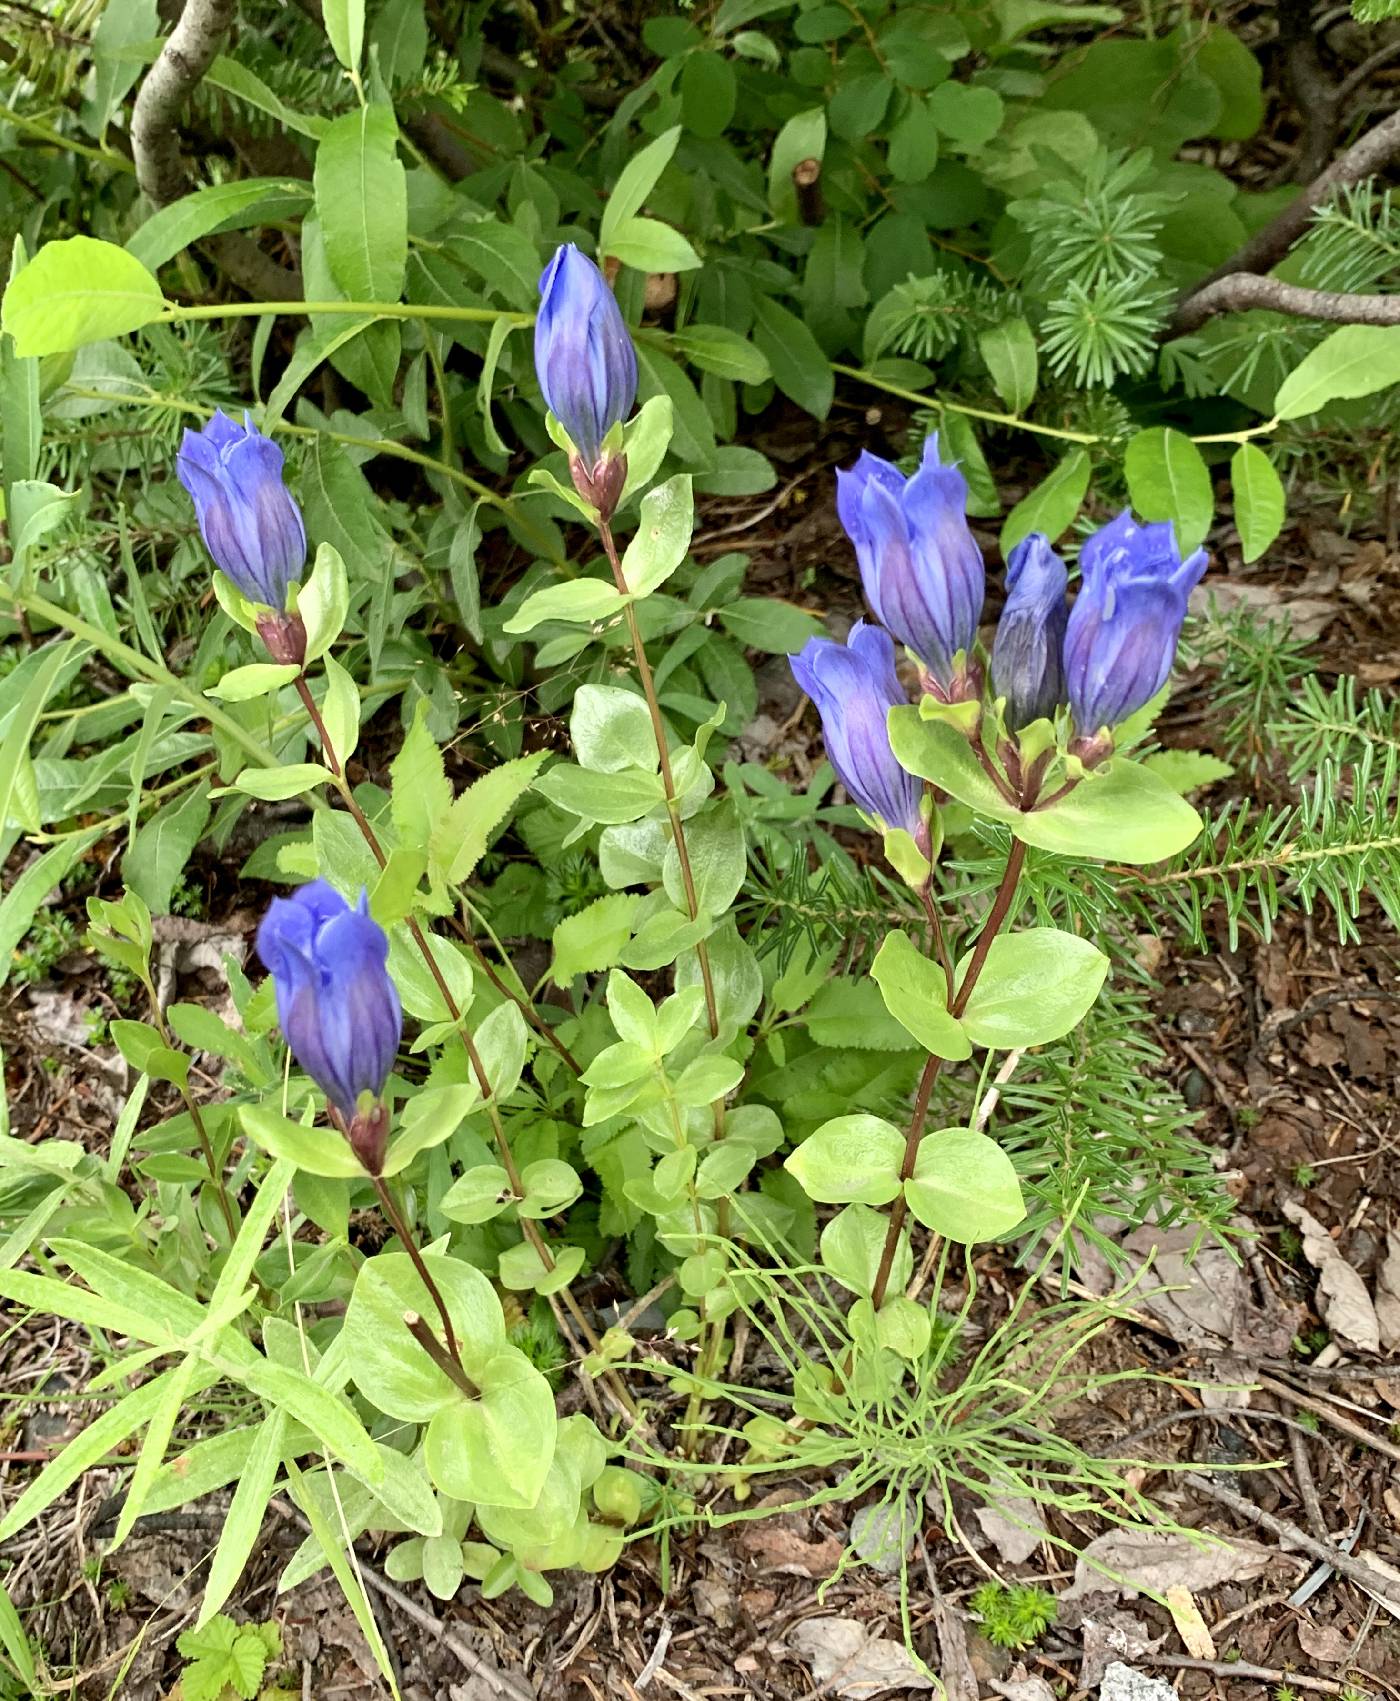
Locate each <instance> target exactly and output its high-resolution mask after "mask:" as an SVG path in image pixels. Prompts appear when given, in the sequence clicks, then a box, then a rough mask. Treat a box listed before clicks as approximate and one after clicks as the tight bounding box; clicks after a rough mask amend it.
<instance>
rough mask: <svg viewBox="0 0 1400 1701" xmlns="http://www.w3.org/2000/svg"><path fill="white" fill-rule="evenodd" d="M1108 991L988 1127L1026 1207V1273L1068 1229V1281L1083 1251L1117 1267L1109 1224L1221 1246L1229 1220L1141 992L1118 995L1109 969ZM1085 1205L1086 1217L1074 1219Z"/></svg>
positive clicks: (1009, 1091)
mask: <svg viewBox="0 0 1400 1701" xmlns="http://www.w3.org/2000/svg"><path fill="white" fill-rule="evenodd" d="M1114 988H1115V990H1114V996H1113V997H1112V998H1111V999H1100V1001H1099V1002H1098V1003H1097V1004H1096V1005H1095V1006H1094V1008H1093V1009H1092V1010H1091V1011H1090V1012H1089V1015H1088V1017H1087V1018H1086V1020H1085V1022H1084V1024H1083V1026H1082V1027H1081V1028H1079V1029H1077V1030H1076V1031H1075V1032H1074V1033H1073V1034H1070V1035H1068V1036H1067V1037H1066V1038H1065V1039H1063V1040H1060V1041H1058V1042H1057V1043H1056V1044H1055V1045H1053V1046H1047V1047H1045V1049H1044V1050H1043V1051H1040V1052H1037V1053H1036V1054H1035V1055H1034V1057H1027V1058H1025V1059H1023V1060H1022V1063H1021V1066H1020V1067H1019V1068H1017V1069H1016V1070H1015V1072H1014V1073H1013V1074H1012V1075H1011V1077H1010V1079H1009V1080H1008V1081H1007V1082H1006V1084H1005V1085H1004V1086H1003V1087H1002V1089H1001V1099H1000V1103H999V1106H998V1109H997V1112H996V1114H995V1118H994V1121H993V1126H994V1127H995V1130H996V1134H997V1138H998V1140H999V1141H1000V1142H1001V1144H1002V1145H1003V1146H1004V1147H1005V1149H1006V1150H1007V1151H1008V1152H1009V1153H1010V1154H1011V1156H1012V1158H1013V1159H1014V1161H1015V1163H1016V1167H1017V1170H1018V1172H1019V1173H1020V1176H1021V1180H1022V1185H1023V1188H1024V1191H1025V1195H1026V1204H1027V1224H1026V1229H1027V1233H1026V1239H1025V1243H1024V1246H1023V1248H1022V1252H1021V1262H1023V1263H1029V1262H1034V1260H1035V1258H1036V1256H1037V1252H1036V1248H1037V1247H1038V1246H1040V1245H1042V1244H1043V1242H1044V1241H1045V1240H1048V1239H1051V1238H1053V1236H1054V1235H1055V1234H1056V1232H1057V1231H1058V1229H1059V1226H1060V1225H1061V1224H1062V1223H1064V1222H1066V1221H1073V1222H1074V1225H1075V1226H1074V1232H1073V1235H1072V1236H1071V1238H1070V1240H1069V1241H1068V1242H1067V1243H1066V1246H1065V1254H1066V1256H1065V1272H1066V1274H1068V1272H1069V1269H1070V1268H1071V1266H1072V1265H1073V1264H1074V1263H1075V1262H1076V1261H1077V1260H1078V1257H1079V1256H1080V1255H1081V1254H1082V1253H1083V1251H1084V1249H1085V1248H1086V1247H1088V1246H1092V1247H1095V1248H1096V1249H1097V1250H1098V1251H1100V1252H1101V1253H1102V1254H1103V1255H1104V1257H1106V1258H1107V1259H1108V1261H1109V1263H1110V1264H1111V1265H1116V1264H1118V1263H1120V1262H1121V1260H1122V1253H1121V1252H1120V1251H1119V1249H1118V1247H1117V1245H1116V1243H1115V1240H1114V1239H1113V1238H1112V1237H1111V1234H1110V1233H1109V1232H1106V1231H1108V1230H1109V1227H1110V1225H1109V1222H1107V1221H1105V1219H1112V1220H1113V1221H1114V1222H1117V1223H1119V1224H1128V1225H1133V1226H1136V1225H1137V1224H1139V1223H1143V1222H1157V1223H1163V1224H1170V1223H1174V1222H1190V1223H1195V1224H1199V1225H1201V1227H1202V1231H1203V1234H1204V1235H1206V1236H1209V1235H1217V1236H1223V1235H1224V1234H1225V1232H1226V1228H1225V1225H1226V1223H1227V1222H1228V1220H1229V1217H1230V1214H1231V1212H1232V1210H1233V1203H1232V1201H1231V1200H1230V1198H1229V1197H1228V1196H1227V1194H1226V1193H1225V1191H1224V1189H1223V1188H1222V1187H1221V1185H1220V1179H1219V1176H1218V1175H1217V1174H1216V1171H1215V1167H1214V1165H1213V1163H1212V1162H1211V1154H1210V1151H1209V1150H1208V1149H1207V1148H1206V1147H1203V1146H1202V1145H1201V1144H1200V1142H1199V1141H1198V1140H1197V1139H1195V1137H1194V1136H1193V1134H1192V1132H1191V1130H1192V1128H1193V1126H1194V1123H1195V1121H1196V1118H1195V1116H1194V1114H1193V1113H1192V1112H1191V1111H1190V1110H1188V1109H1187V1107H1186V1104H1185V1101H1184V1100H1183V1099H1182V1097H1181V1095H1180V1094H1179V1093H1178V1092H1177V1091H1176V1089H1175V1088H1174V1087H1172V1086H1171V1084H1170V1083H1169V1082H1168V1081H1167V1080H1165V1079H1164V1078H1163V1066H1164V1064H1165V1061H1166V1057H1165V1053H1164V1052H1163V1051H1162V1049H1161V1047H1160V1046H1158V1045H1157V1044H1156V1043H1155V1042H1154V1041H1153V1039H1152V1038H1151V1032H1152V1022H1151V1009H1150V1005H1149V1002H1148V993H1147V990H1146V989H1145V988H1143V989H1141V990H1133V989H1131V988H1125V987H1123V986H1122V985H1121V984H1120V982H1119V978H1118V974H1117V970H1116V969H1115V980H1114ZM1084 1197H1088V1198H1091V1199H1092V1200H1093V1207H1094V1208H1093V1210H1092V1211H1091V1212H1090V1211H1079V1212H1077V1213H1076V1203H1077V1201H1079V1200H1080V1199H1081V1198H1084Z"/></svg>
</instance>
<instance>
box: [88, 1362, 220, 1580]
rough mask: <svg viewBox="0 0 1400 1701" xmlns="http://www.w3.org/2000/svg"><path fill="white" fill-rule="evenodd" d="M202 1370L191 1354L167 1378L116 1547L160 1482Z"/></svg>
mask: <svg viewBox="0 0 1400 1701" xmlns="http://www.w3.org/2000/svg"><path fill="white" fill-rule="evenodd" d="M199 1370H200V1363H199V1360H198V1359H197V1358H196V1357H195V1356H194V1355H193V1353H191V1354H190V1355H189V1356H188V1357H187V1358H183V1359H181V1361H180V1363H179V1364H177V1365H176V1366H175V1368H174V1369H173V1370H172V1371H170V1372H168V1373H167V1376H166V1377H165V1378H163V1380H164V1381H165V1387H164V1389H163V1391H162V1393H161V1397H160V1403H159V1404H158V1405H157V1406H156V1409H155V1410H154V1411H153V1412H152V1413H151V1421H150V1423H149V1425H148V1426H147V1428H146V1439H145V1440H144V1441H143V1442H142V1444H141V1452H140V1454H139V1456H138V1458H137V1460H136V1469H135V1470H134V1471H133V1472H132V1473H131V1482H130V1484H129V1485H128V1487H127V1491H126V1499H125V1500H124V1501H123V1502H122V1509H121V1512H120V1513H119V1515H118V1517H117V1527H116V1530H115V1532H114V1533H113V1536H112V1546H113V1547H114V1548H118V1547H120V1546H121V1544H122V1543H123V1542H124V1541H125V1540H126V1538H127V1537H128V1536H129V1535H130V1534H131V1527H132V1525H133V1524H134V1523H135V1522H136V1520H137V1518H138V1517H139V1516H140V1515H141V1511H142V1508H143V1507H144V1506H145V1503H146V1496H147V1495H148V1494H149V1493H150V1489H151V1484H152V1483H153V1482H154V1481H155V1479H156V1473H157V1472H158V1471H159V1470H160V1468H161V1466H162V1465H163V1464H164V1463H165V1450H166V1448H167V1447H169V1445H170V1437H171V1435H172V1434H173V1433H174V1429H175V1424H176V1422H177V1420H178V1419H179V1416H180V1413H181V1410H182V1409H183V1407H184V1404H185V1401H186V1400H187V1399H188V1398H189V1396H190V1394H191V1392H193V1391H194V1386H195V1383H196V1381H197V1380H198V1377H197V1374H196V1373H197V1372H198V1371H199ZM212 1380H213V1373H212V1372H209V1373H207V1374H206V1375H205V1377H204V1385H205V1386H207V1385H208V1383H209V1382H211V1381H212Z"/></svg>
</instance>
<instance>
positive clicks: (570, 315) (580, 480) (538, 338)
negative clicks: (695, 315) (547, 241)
mask: <svg viewBox="0 0 1400 1701" xmlns="http://www.w3.org/2000/svg"><path fill="white" fill-rule="evenodd" d="M535 371H536V373H537V374H538V376H539V381H540V389H541V390H543V391H544V399H545V402H546V403H547V404H548V406H549V411H550V412H551V413H552V414H553V415H554V417H555V418H556V419H557V420H558V421H559V423H560V425H562V426H563V428H564V431H565V433H566V434H567V436H568V438H569V441H570V442H571V443H572V444H573V448H574V453H573V455H572V457H571V458H570V462H569V470H570V471H571V473H572V474H573V479H574V485H575V487H576V488H577V490H578V491H579V493H580V495H582V496H583V497H585V499H586V500H588V501H590V502H592V503H593V505H594V506H595V507H596V508H598V509H599V511H600V512H601V513H602V514H603V515H604V518H607V517H608V516H609V515H611V513H612V511H613V509H614V508H615V507H616V506H617V500H618V497H619V495H620V494H621V489H622V480H623V478H624V477H625V474H626V463H625V462H624V461H623V459H622V457H621V456H618V455H608V454H605V453H604V451H603V442H604V439H605V438H606V437H607V435H608V433H609V432H610V431H611V430H612V428H613V427H614V426H615V425H620V424H621V423H622V421H623V420H625V419H626V418H627V416H628V415H629V414H630V413H631V412H632V405H633V403H634V402H635V401H636V399H637V354H636V350H635V349H634V348H633V347H632V338H631V336H630V335H629V333H628V330H627V325H626V323H625V321H624V320H623V317H622V311H621V309H620V308H619V307H618V305H617V301H616V298H615V297H614V295H613V292H612V291H611V290H610V289H609V288H608V284H607V279H606V278H604V276H603V274H602V273H601V272H600V271H599V270H598V268H597V266H595V265H594V264H593V262H592V260H590V259H589V258H588V257H587V255H585V254H583V253H581V252H580V250H579V249H578V248H576V247H575V246H574V244H573V243H572V242H568V243H565V244H564V246H563V247H562V248H560V249H558V250H557V251H556V252H555V255H554V258H553V259H552V260H551V261H550V262H549V265H548V266H547V267H546V268H545V272H544V276H543V277H542V278H541V279H540V309H539V313H538V314H537V315H536V318H535Z"/></svg>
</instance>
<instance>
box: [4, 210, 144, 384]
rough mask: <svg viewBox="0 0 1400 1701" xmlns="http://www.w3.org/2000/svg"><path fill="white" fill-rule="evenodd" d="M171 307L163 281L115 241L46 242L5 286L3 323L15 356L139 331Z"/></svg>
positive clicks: (55, 350)
mask: <svg viewBox="0 0 1400 1701" xmlns="http://www.w3.org/2000/svg"><path fill="white" fill-rule="evenodd" d="M164 311H165V297H164V296H163V295H162V294H161V292H160V285H159V284H158V283H157V282H156V280H155V279H154V278H153V277H152V276H151V274H150V273H149V272H148V271H147V270H146V268H145V267H144V266H143V265H142V264H141V262H140V261H139V260H138V259H136V257H135V256H134V255H131V254H128V253H127V251H126V250H125V249H124V248H118V247H117V245H116V244H115V243H114V242H99V241H98V240H97V238H96V237H93V236H70V237H67V238H65V239H64V240H63V241H62V242H46V243H45V244H44V246H43V247H42V248H41V249H40V250H39V252H38V253H37V254H36V255H35V256H34V258H33V259H32V260H31V261H30V262H29V264H28V265H27V266H26V267H25V268H24V270H23V271H22V272H20V273H19V275H18V276H17V277H16V278H15V279H14V281H13V282H12V283H11V285H10V287H9V288H8V289H7V290H6V291H5V299H4V303H3V305H0V329H3V330H6V331H8V332H9V333H10V335H11V336H12V337H13V338H14V340H15V353H16V354H17V355H21V356H23V355H36V354H38V355H43V354H64V353H66V352H67V351H68V350H69V349H75V348H82V347H83V345H84V344H85V343H100V342H103V341H105V340H106V339H107V338H108V337H119V336H121V335H122V334H123V333H124V332H127V331H136V330H139V329H140V328H141V326H142V325H149V324H150V323H151V321H152V320H153V319H157V318H159V317H160V315H161V314H162V313H163V312H164Z"/></svg>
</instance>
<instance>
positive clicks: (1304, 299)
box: [1163, 112, 1400, 339]
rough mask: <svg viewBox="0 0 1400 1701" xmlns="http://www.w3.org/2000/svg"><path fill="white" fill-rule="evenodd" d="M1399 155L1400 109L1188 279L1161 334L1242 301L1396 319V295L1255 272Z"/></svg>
mask: <svg viewBox="0 0 1400 1701" xmlns="http://www.w3.org/2000/svg"><path fill="white" fill-rule="evenodd" d="M1397 158H1400V112H1396V113H1392V114H1391V115H1390V117H1389V118H1386V119H1383V120H1382V121H1381V122H1380V123H1379V124H1377V125H1376V126H1375V128H1374V129H1372V130H1368V131H1367V132H1366V134H1365V135H1364V136H1362V137H1360V138H1359V140H1357V141H1356V142H1354V143H1353V144H1352V145H1351V147H1349V148H1347V149H1346V150H1345V151H1344V152H1343V153H1341V154H1339V155H1338V156H1337V158H1336V159H1335V160H1333V161H1332V163H1331V165H1329V166H1328V167H1327V169H1326V171H1324V172H1322V173H1321V174H1320V175H1319V176H1317V177H1315V178H1314V179H1313V181H1312V182H1311V183H1310V184H1309V185H1308V187H1307V188H1306V189H1304V191H1303V192H1302V194H1301V195H1299V196H1298V197H1297V199H1296V200H1293V201H1290V202H1289V204H1288V205H1287V206H1286V207H1285V208H1284V209H1283V211H1282V212H1281V213H1279V214H1277V215H1276V216H1275V217H1274V218H1272V219H1270V220H1269V222H1268V224H1266V225H1264V226H1263V227H1262V229H1260V230H1257V231H1256V232H1255V233H1254V235H1253V236H1251V237H1250V239H1249V241H1248V242H1246V243H1245V244H1244V246H1243V247H1242V248H1240V249H1239V251H1238V252H1237V253H1235V254H1232V255H1231V257H1230V258H1229V259H1228V260H1227V261H1226V262H1225V263H1224V265H1222V266H1217V267H1216V269H1215V270H1214V271H1213V272H1212V273H1210V275H1209V276H1208V277H1205V278H1203V279H1202V280H1201V282H1200V283H1198V284H1193V285H1192V286H1191V288H1190V289H1189V290H1188V291H1187V292H1186V293H1185V294H1184V295H1183V296H1182V298H1181V300H1180V301H1179V302H1178V303H1177V309H1176V312H1175V314H1174V315H1173V316H1172V319H1171V322H1170V323H1169V324H1168V326H1167V328H1166V330H1165V331H1164V333H1163V337H1164V339H1169V338H1171V337H1181V336H1185V335H1186V334H1187V332H1189V331H1194V330H1196V329H1198V328H1199V327H1200V326H1201V325H1203V324H1204V323H1205V322H1206V320H1207V319H1210V318H1212V317H1213V316H1214V315H1215V314H1217V313H1227V312H1234V311H1238V310H1240V309H1242V308H1247V307H1268V308H1271V309H1273V311H1275V312H1277V313H1291V314H1296V315H1300V316H1302V317H1305V318H1313V319H1330V320H1335V321H1337V322H1339V323H1341V324H1348V325H1395V324H1400V309H1397V307H1396V299H1397V298H1396V297H1393V296H1384V295H1345V294H1339V293H1337V292H1334V291H1331V290H1313V289H1302V288H1300V287H1299V286H1297V285H1296V284H1287V283H1284V282H1283V280H1282V279H1279V278H1267V277H1263V276H1261V275H1259V274H1262V273H1264V272H1267V271H1269V269H1270V268H1271V267H1273V266H1276V265H1277V264H1278V262H1279V261H1280V260H1281V259H1283V257H1284V255H1286V254H1287V253H1288V251H1289V249H1290V248H1292V246H1293V244H1294V243H1295V242H1296V241H1297V240H1298V238H1299V237H1300V236H1302V235H1303V234H1304V233H1305V232H1306V230H1307V228H1308V226H1309V224H1311V222H1312V218H1313V215H1314V213H1316V212H1317V210H1318V208H1319V207H1321V206H1324V205H1325V204H1326V203H1327V202H1328V201H1329V200H1330V199H1331V198H1332V196H1333V195H1335V194H1336V193H1337V191H1338V190H1339V189H1344V188H1347V187H1349V186H1350V185H1351V184H1353V183H1360V182H1361V181H1362V180H1363V179H1365V178H1367V177H1374V176H1375V174H1376V173H1377V172H1378V171H1381V170H1383V169H1384V168H1385V167H1386V166H1387V165H1389V164H1390V163H1391V162H1392V161H1393V160H1395V159H1397Z"/></svg>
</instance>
